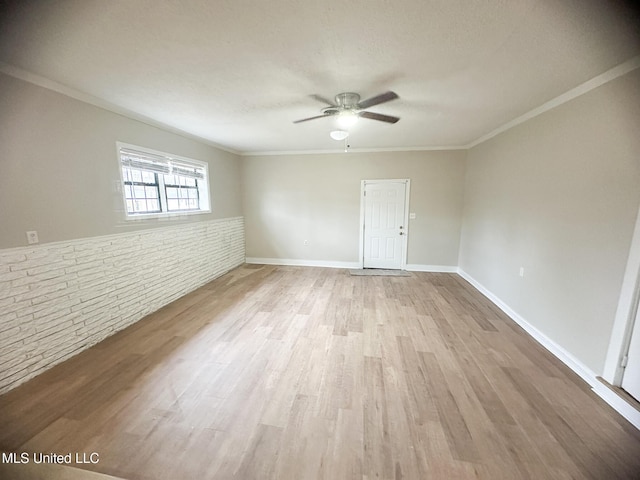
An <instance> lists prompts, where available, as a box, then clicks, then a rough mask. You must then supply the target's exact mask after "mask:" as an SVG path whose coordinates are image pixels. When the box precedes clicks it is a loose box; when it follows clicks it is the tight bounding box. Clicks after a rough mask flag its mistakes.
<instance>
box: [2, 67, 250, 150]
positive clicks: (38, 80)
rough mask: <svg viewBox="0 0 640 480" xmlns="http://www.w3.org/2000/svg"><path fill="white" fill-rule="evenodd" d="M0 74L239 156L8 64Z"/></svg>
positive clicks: (186, 133)
mask: <svg viewBox="0 0 640 480" xmlns="http://www.w3.org/2000/svg"><path fill="white" fill-rule="evenodd" d="M0 73H4V74H6V75H9V76H10V77H14V78H17V79H19V80H24V81H25V82H28V83H31V84H33V85H36V86H38V87H42V88H46V89H47V90H52V91H54V92H57V93H60V94H62V95H65V96H67V97H71V98H73V99H75V100H79V101H81V102H84V103H88V104H89V105H93V106H94V107H98V108H102V109H103V110H107V111H109V112H112V113H116V114H118V115H122V116H123V117H127V118H130V119H132V120H136V121H138V122H141V123H144V124H147V125H150V126H152V127H156V128H160V129H162V130H165V131H167V132H170V133H174V134H176V135H180V136H181V137H185V138H188V139H190V140H195V141H197V142H200V143H204V144H206V145H209V146H210V147H214V148H217V149H218V150H223V151H225V152H228V153H233V154H234V155H239V152H237V151H236V150H233V149H231V148H229V147H225V146H223V145H220V144H217V143H215V142H212V141H210V140H207V139H206V138H202V137H199V136H197V135H193V134H191V133H188V132H185V131H184V130H180V129H179V128H175V127H172V126H171V125H167V124H166V123H162V122H159V121H157V120H154V119H153V118H150V117H147V116H145V115H141V114H139V113H136V112H134V111H132V110H129V109H127V108H124V107H120V106H119V105H116V104H114V103H111V102H108V101H107V100H103V99H101V98H98V97H94V96H93V95H90V94H88V93H85V92H82V91H80V90H76V89H75V88H71V87H68V86H66V85H63V84H61V83H58V82H55V81H53V80H49V79H48V78H45V77H42V76H40V75H37V74H35V73H31V72H28V71H27V70H23V69H21V68H18V67H14V66H13V65H9V64H8V63H5V62H0Z"/></svg>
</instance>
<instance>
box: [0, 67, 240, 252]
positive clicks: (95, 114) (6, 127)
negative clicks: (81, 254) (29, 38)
mask: <svg viewBox="0 0 640 480" xmlns="http://www.w3.org/2000/svg"><path fill="white" fill-rule="evenodd" d="M116 141H121V142H126V143H131V144H134V145H140V146H143V147H148V148H152V149H155V150H160V151H164V152H168V153H173V154H176V155H181V156H185V157H190V158H194V159H197V160H201V161H206V162H208V163H209V174H210V176H211V190H212V213H211V214H202V215H192V216H188V217H184V218H179V219H172V220H169V221H168V220H164V221H159V220H157V219H156V220H145V221H125V220H124V211H123V202H122V196H121V193H120V191H119V190H118V185H119V182H120V177H119V171H118V161H117V155H116ZM239 163H240V162H239V159H238V157H237V156H235V155H233V154H230V153H227V152H224V151H221V150H218V149H216V148H213V147H210V146H208V145H205V144H203V143H200V142H197V141H194V140H190V139H188V138H186V137H182V136H180V135H176V134H173V133H169V132H167V131H164V130H161V129H159V128H155V127H152V126H150V125H147V124H144V123H142V122H139V121H136V120H132V119H129V118H126V117H124V116H121V115H118V114H115V113H112V112H109V111H107V110H104V109H101V108H97V107H95V106H92V105H89V104H87V103H84V102H80V101H77V100H74V99H72V98H70V97H67V96H64V95H61V94H58V93H56V92H53V91H51V90H47V89H44V88H40V87H37V86H35V85H32V84H30V83H26V82H24V81H21V80H18V79H15V78H13V77H9V76H7V75H4V74H0V172H1V173H2V174H1V175H0V223H1V227H0V248H8V247H16V246H21V245H25V243H26V237H25V232H26V231H27V230H36V231H37V232H38V234H39V237H40V242H41V243H47V242H53V241H61V240H70V239H74V238H83V237H92V236H98V235H105V234H112V233H121V232H127V231H131V230H139V229H144V228H150V227H156V226H167V225H169V224H170V225H175V224H178V223H180V222H183V223H191V222H199V221H208V220H212V219H216V218H227V217H235V216H239V215H241V214H242V208H241V197H240V186H239V180H240V164H239Z"/></svg>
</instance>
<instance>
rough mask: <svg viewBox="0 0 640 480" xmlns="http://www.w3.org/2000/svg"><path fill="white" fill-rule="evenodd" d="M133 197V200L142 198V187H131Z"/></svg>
mask: <svg viewBox="0 0 640 480" xmlns="http://www.w3.org/2000/svg"><path fill="white" fill-rule="evenodd" d="M133 196H134V198H144V186H143V185H135V186H134V187H133Z"/></svg>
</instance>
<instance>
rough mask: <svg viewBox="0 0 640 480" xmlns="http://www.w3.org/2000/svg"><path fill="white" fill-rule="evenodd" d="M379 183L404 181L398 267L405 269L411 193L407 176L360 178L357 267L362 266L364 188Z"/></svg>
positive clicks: (361, 267)
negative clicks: (402, 218)
mask: <svg viewBox="0 0 640 480" xmlns="http://www.w3.org/2000/svg"><path fill="white" fill-rule="evenodd" d="M376 183H377V184H380V183H404V184H405V189H404V232H405V234H404V235H403V238H402V243H401V245H402V254H401V255H400V258H401V264H400V269H401V270H405V269H406V267H407V245H408V241H409V198H410V196H411V195H410V193H411V179H409V178H395V179H390V178H386V179H378V180H361V181H360V237H359V242H358V243H359V250H358V264H359V268H360V269H363V268H364V219H365V199H366V197H365V195H364V190H365V187H366V186H367V184H376Z"/></svg>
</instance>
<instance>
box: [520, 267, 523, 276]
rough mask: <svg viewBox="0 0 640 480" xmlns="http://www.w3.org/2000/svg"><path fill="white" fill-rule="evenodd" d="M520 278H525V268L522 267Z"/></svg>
mask: <svg viewBox="0 0 640 480" xmlns="http://www.w3.org/2000/svg"><path fill="white" fill-rule="evenodd" d="M520 276H521V277H524V267H520Z"/></svg>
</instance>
